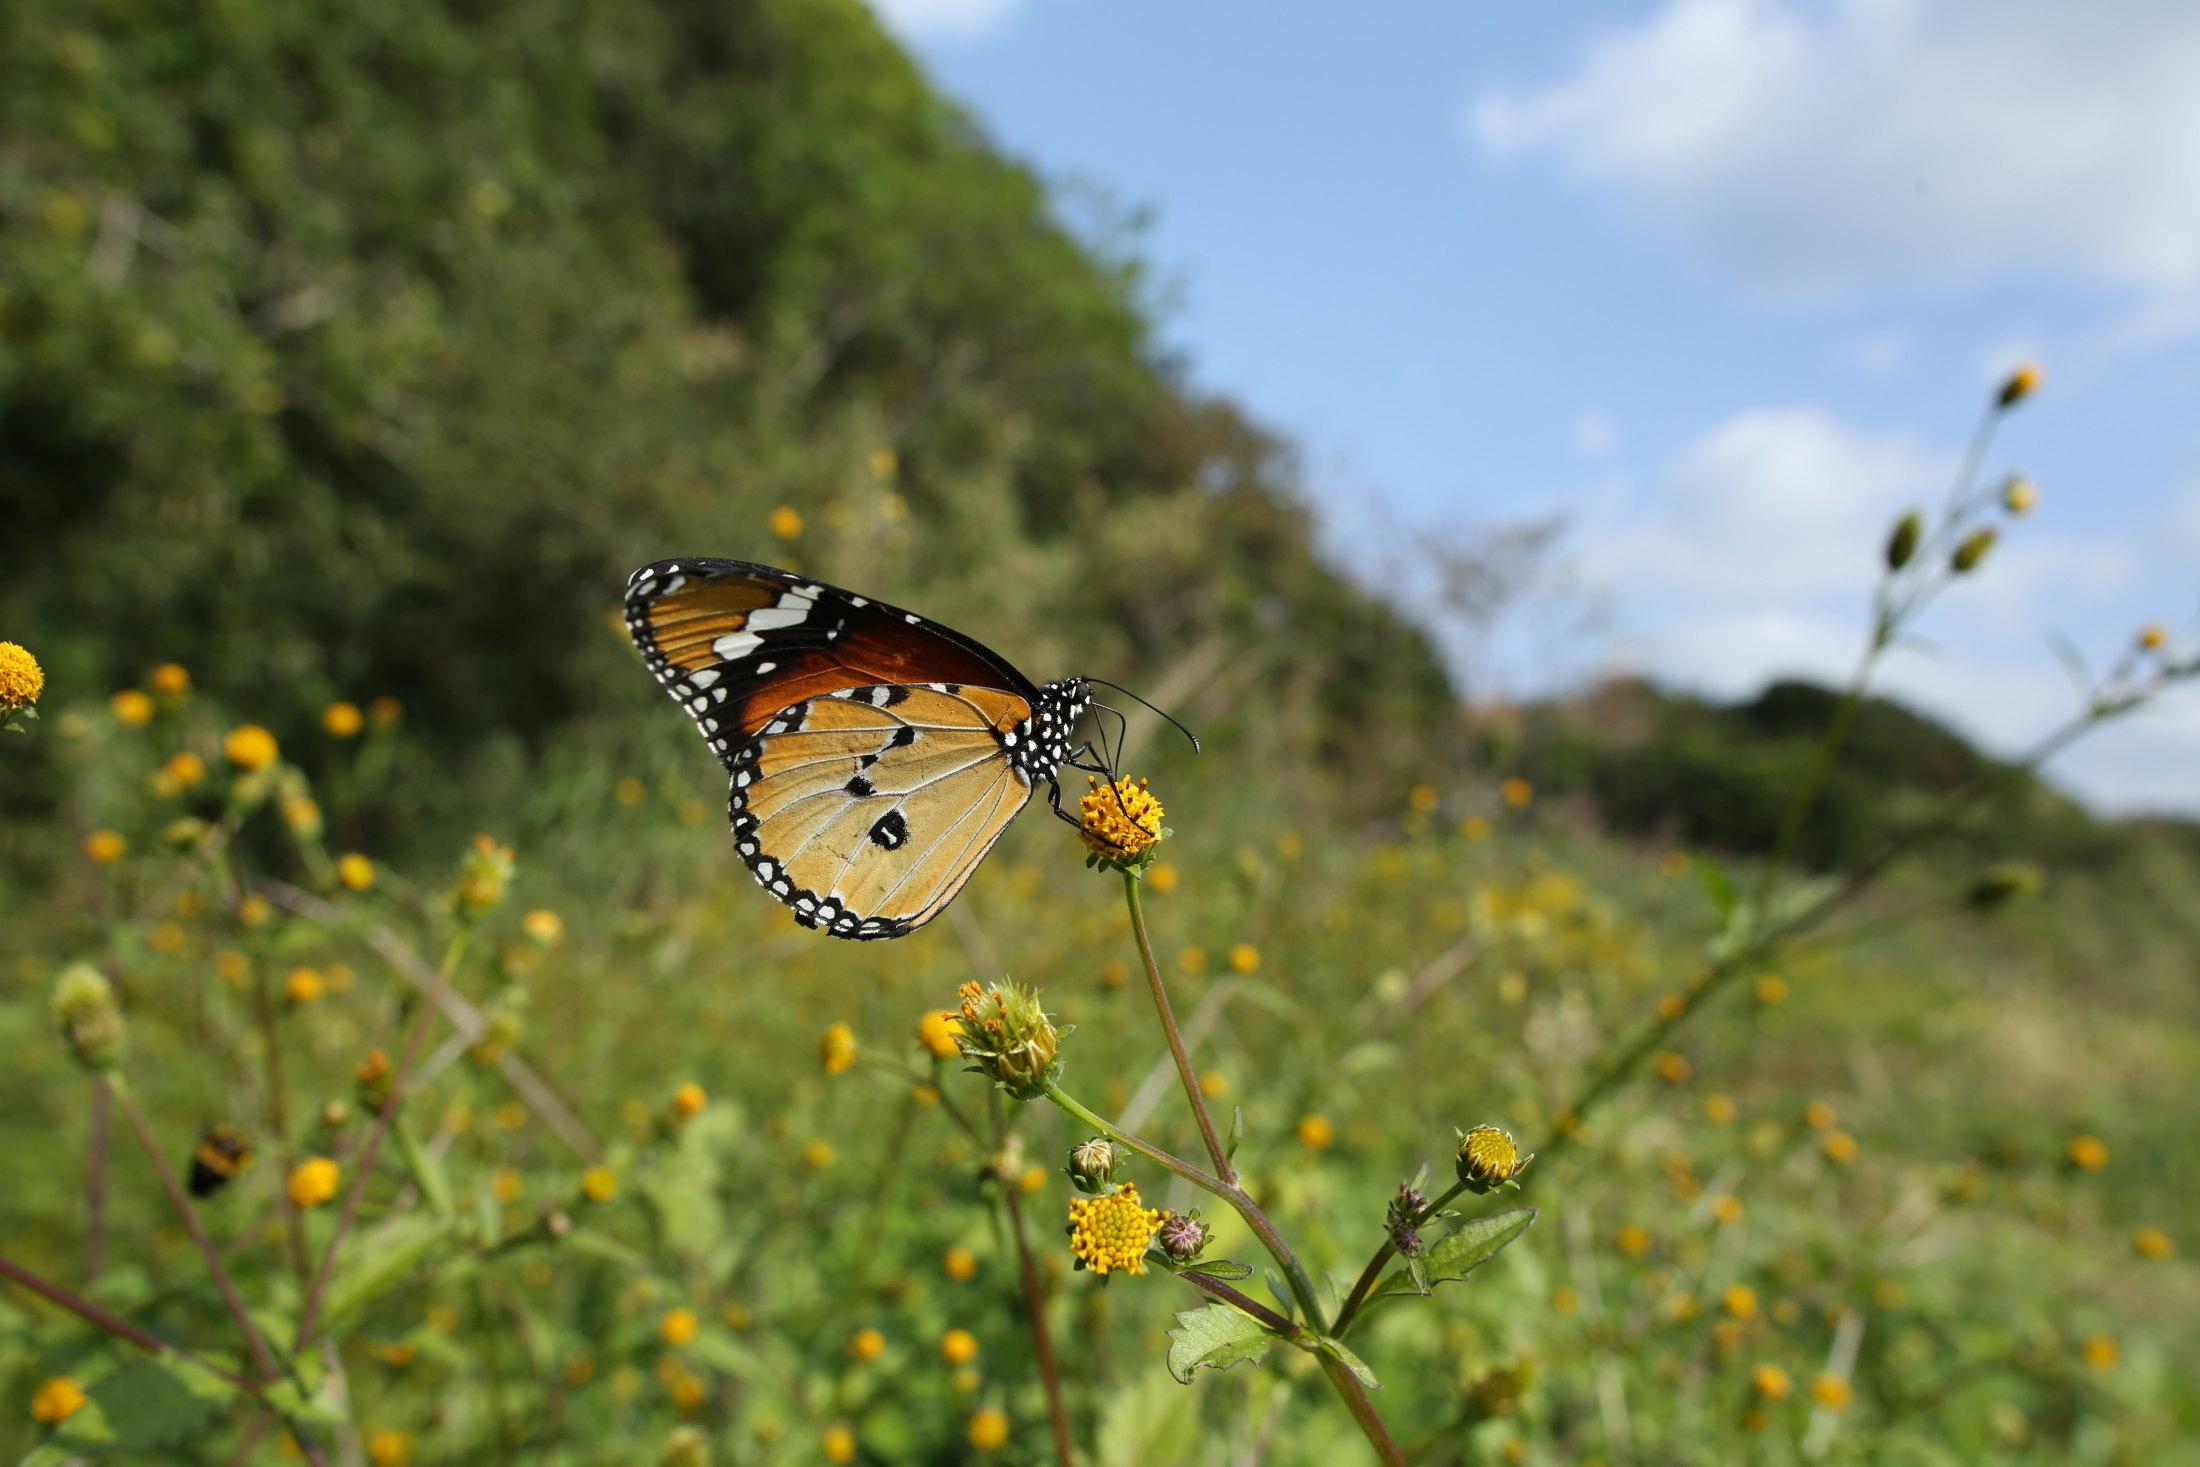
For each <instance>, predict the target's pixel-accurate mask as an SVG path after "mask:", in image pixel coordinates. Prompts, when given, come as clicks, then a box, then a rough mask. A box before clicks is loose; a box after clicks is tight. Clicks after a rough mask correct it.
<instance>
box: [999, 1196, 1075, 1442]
mask: <svg viewBox="0 0 2200 1467" xmlns="http://www.w3.org/2000/svg"><path fill="white" fill-rule="evenodd" d="M1001 1200H1002V1202H1003V1203H1005V1204H1006V1205H1007V1207H1008V1231H1009V1235H1010V1236H1011V1237H1013V1238H1015V1240H1016V1266H1017V1271H1018V1273H1019V1274H1021V1276H1022V1279H1023V1293H1024V1312H1025V1313H1026V1314H1027V1315H1028V1316H1029V1317H1030V1320H1031V1345H1032V1349H1033V1351H1034V1353H1036V1354H1037V1356H1038V1358H1039V1379H1040V1380H1041V1381H1042V1382H1044V1383H1045V1385H1046V1392H1047V1420H1048V1422H1049V1423H1050V1424H1051V1425H1052V1426H1053V1428H1054V1452H1055V1455H1056V1456H1057V1457H1059V1458H1060V1459H1061V1463H1062V1467H1075V1459H1074V1458H1073V1457H1072V1456H1071V1454H1070V1441H1069V1414H1068V1412H1066V1411H1065V1410H1063V1408H1062V1378H1061V1374H1060V1372H1059V1371H1057V1370H1056V1369H1055V1366H1054V1346H1053V1344H1052V1343H1051V1342H1050V1341H1049V1340H1048V1339H1047V1314H1046V1298H1045V1296H1044V1295H1043V1294H1042V1293H1041V1292H1040V1288H1039V1270H1038V1269H1037V1268H1035V1267H1033V1265H1032V1262H1031V1245H1030V1244H1029V1243H1028V1242H1026V1241H1025V1239H1024V1214H1023V1206H1022V1204H1021V1203H1019V1202H1018V1201H1017V1200H1016V1181H1015V1179H1014V1178H1012V1177H1003V1178H1001Z"/></svg>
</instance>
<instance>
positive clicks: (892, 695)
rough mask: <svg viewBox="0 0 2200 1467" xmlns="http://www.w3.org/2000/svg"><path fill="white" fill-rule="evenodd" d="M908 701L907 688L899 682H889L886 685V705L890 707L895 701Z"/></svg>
mask: <svg viewBox="0 0 2200 1467" xmlns="http://www.w3.org/2000/svg"><path fill="white" fill-rule="evenodd" d="M908 701H909V690H908V689H907V688H905V687H903V686H902V685H901V684H899V683H890V684H888V685H887V688H886V703H885V706H886V707H888V708H891V707H893V706H894V705H895V704H896V703H906V702H908Z"/></svg>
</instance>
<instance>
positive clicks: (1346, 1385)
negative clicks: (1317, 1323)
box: [1314, 1350, 1406, 1467]
mask: <svg viewBox="0 0 2200 1467" xmlns="http://www.w3.org/2000/svg"><path fill="white" fill-rule="evenodd" d="M1314 1358H1315V1359H1316V1360H1319V1361H1320V1362H1321V1367H1322V1373H1323V1374H1325V1375H1327V1376H1328V1377H1329V1383H1330V1384H1331V1385H1333V1386H1335V1387H1336V1388H1337V1394H1338V1395H1340V1396H1342V1397H1343V1398H1344V1408H1345V1410H1347V1411H1350V1412H1351V1413H1352V1419H1353V1420H1354V1421H1357V1422H1358V1423H1359V1424H1360V1430H1361V1431H1363V1432H1365V1433H1366V1434H1367V1440H1368V1443H1369V1444H1370V1445H1371V1446H1373V1447H1374V1448H1375V1455H1376V1456H1378V1457H1380V1458H1381V1459H1382V1460H1383V1463H1384V1467H1406V1459H1405V1456H1404V1455H1403V1454H1402V1453H1401V1452H1399V1450H1398V1444H1397V1443H1396V1442H1394V1441H1392V1440H1391V1439H1390V1433H1389V1432H1388V1431H1386V1430H1385V1429H1384V1428H1383V1418H1382V1417H1380V1416H1377V1415H1376V1414H1375V1403H1374V1402H1373V1401H1370V1400H1369V1399H1368V1398H1367V1391H1366V1389H1365V1388H1364V1387H1363V1386H1361V1384H1360V1378H1359V1377H1358V1376H1356V1375H1354V1374H1353V1373H1352V1372H1351V1371H1349V1370H1347V1369H1345V1366H1344V1362H1343V1361H1341V1360H1339V1359H1338V1358H1337V1357H1336V1356H1334V1355H1332V1354H1330V1353H1329V1352H1328V1351H1327V1350H1317V1351H1315V1352H1314Z"/></svg>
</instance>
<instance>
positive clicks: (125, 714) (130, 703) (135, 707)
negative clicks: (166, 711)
mask: <svg viewBox="0 0 2200 1467" xmlns="http://www.w3.org/2000/svg"><path fill="white" fill-rule="evenodd" d="M107 706H108V707H109V708H110V709H112V710H113V711H114V715H115V718H116V719H117V720H118V721H119V722H121V723H123V724H124V725H126V726H127V727H130V728H143V727H145V725H146V724H148V723H151V722H152V721H153V700H152V699H151V698H148V697H146V696H145V695H144V694H143V693H141V692H139V691H138V690H137V689H136V688H124V689H123V690H122V691H121V692H119V693H117V694H115V695H114V696H113V697H112V698H109V699H108V700H107Z"/></svg>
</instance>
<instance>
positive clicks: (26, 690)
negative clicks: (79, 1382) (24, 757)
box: [0, 642, 58, 1379]
mask: <svg viewBox="0 0 2200 1467" xmlns="http://www.w3.org/2000/svg"><path fill="white" fill-rule="evenodd" d="M45 687H46V674H45V671H44V670H43V669H42V668H40V667H39V665H38V659H37V658H35V657H33V656H31V654H30V650H29V649H28V648H26V647H23V646H21V645H20V644H18V643H15V642H0V710H7V711H10V712H12V711H13V710H15V709H17V708H22V707H25V706H27V705H28V704H32V703H35V702H37V701H38V695H39V694H40V693H41V692H43V691H44V690H45ZM57 1379H58V1377H57Z"/></svg>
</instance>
